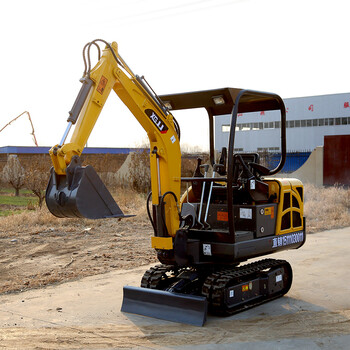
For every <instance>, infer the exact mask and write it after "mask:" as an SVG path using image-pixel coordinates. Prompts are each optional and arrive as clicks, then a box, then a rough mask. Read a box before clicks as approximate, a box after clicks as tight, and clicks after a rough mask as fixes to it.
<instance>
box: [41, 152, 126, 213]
mask: <svg viewBox="0 0 350 350" xmlns="http://www.w3.org/2000/svg"><path fill="white" fill-rule="evenodd" d="M45 200H46V205H47V207H48V209H49V210H50V212H51V213H52V214H53V215H55V216H57V217H60V218H76V217H78V218H88V219H101V218H124V217H128V216H132V215H124V214H123V212H122V210H121V209H120V208H119V206H118V204H117V203H116V202H115V200H114V199H113V197H112V195H111V194H110V193H109V191H108V189H107V188H106V186H105V185H104V184H103V182H102V180H101V179H100V177H99V176H98V175H97V173H96V171H95V170H94V168H93V167H92V166H81V163H80V160H79V158H78V157H77V156H74V157H73V158H72V161H71V163H70V164H69V166H68V167H67V174H66V175H57V174H56V173H55V171H54V169H53V168H52V169H51V176H50V180H49V183H48V185H47V189H46V195H45Z"/></svg>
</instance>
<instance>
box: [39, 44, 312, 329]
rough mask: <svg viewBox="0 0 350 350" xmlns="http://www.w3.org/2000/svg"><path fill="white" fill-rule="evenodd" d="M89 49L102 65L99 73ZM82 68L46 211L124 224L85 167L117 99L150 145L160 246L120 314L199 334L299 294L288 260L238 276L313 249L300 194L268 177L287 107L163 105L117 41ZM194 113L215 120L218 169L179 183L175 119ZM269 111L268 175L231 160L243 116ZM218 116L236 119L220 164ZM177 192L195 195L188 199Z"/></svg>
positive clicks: (195, 99)
mask: <svg viewBox="0 0 350 350" xmlns="http://www.w3.org/2000/svg"><path fill="white" fill-rule="evenodd" d="M101 43H102V44H103V45H105V48H104V49H103V52H102V55H101V50H100V44H101ZM92 47H96V48H97V49H98V52H99V56H100V57H99V61H98V63H97V64H96V65H95V66H94V67H93V68H92V67H91V60H90V51H91V48H92ZM83 58H84V63H85V71H84V74H83V77H82V79H81V82H82V87H81V90H80V92H79V94H78V97H77V99H76V100H75V103H74V105H73V107H72V110H71V111H70V112H69V117H68V126H67V129H66V131H65V133H64V135H63V137H62V140H61V142H60V143H59V144H58V145H56V146H54V147H53V148H52V149H51V150H50V156H51V159H52V162H53V168H52V169H51V177H50V180H49V183H48V187H47V191H46V203H47V207H48V208H49V210H50V211H51V213H52V214H53V215H55V216H57V217H86V218H90V219H99V218H123V217H126V216H127V215H124V214H123V212H122V211H121V209H120V208H119V206H118V205H117V204H116V202H115V201H114V199H113V197H112V196H111V195H110V193H109V192H108V190H107V188H106V187H105V186H104V184H103V183H102V181H101V179H100V178H99V176H98V175H97V173H96V172H95V170H94V169H93V168H92V167H91V166H82V164H81V161H80V155H81V154H82V152H83V149H84V146H85V145H86V142H87V140H88V137H89V135H90V133H91V131H92V129H93V127H94V125H95V122H96V120H97V118H98V116H99V114H100V112H101V110H102V108H103V106H104V104H105V102H106V100H107V98H108V95H109V94H110V92H111V90H114V92H115V93H116V94H117V95H118V96H119V98H120V99H121V100H122V101H123V103H124V104H125V105H126V106H127V107H128V108H129V110H130V111H131V113H132V114H133V115H134V116H135V118H136V119H137V120H138V121H139V123H140V124H141V125H142V127H143V128H144V129H145V130H146V132H147V135H148V138H149V142H150V168H151V182H152V184H151V189H152V192H151V193H150V194H149V196H148V199H147V212H148V216H149V219H150V222H151V224H152V227H153V230H154V236H152V239H151V243H152V247H153V248H154V249H155V250H156V251H157V256H158V259H159V261H160V263H161V264H159V265H157V266H155V267H152V268H150V269H149V270H147V271H146V272H145V274H144V275H143V277H142V278H141V287H131V286H125V287H124V291H123V292H124V298H123V305H122V311H124V312H129V313H136V314H141V315H146V316H151V317H156V318H161V319H166V320H171V321H176V322H183V323H188V324H194V325H203V324H204V322H205V320H206V316H207V311H209V312H211V313H212V314H216V315H231V314H233V313H236V312H239V311H242V310H246V309H247V308H250V307H253V306H255V305H259V304H261V303H264V302H267V301H270V300H272V299H275V298H277V297H280V296H282V295H284V294H285V293H287V291H288V290H289V288H290V286H291V283H292V269H291V266H290V265H289V263H288V262H287V261H284V260H275V259H263V260H255V261H254V262H252V263H249V264H245V265H241V263H242V262H244V261H246V260H248V259H251V258H256V257H259V256H264V255H267V254H271V253H275V252H278V251H281V250H286V249H297V248H300V247H301V246H302V245H303V244H304V242H305V218H304V217H303V200H304V193H303V185H302V183H301V182H300V181H299V180H297V179H282V178H277V177H272V176H271V175H274V174H277V173H278V172H279V171H280V170H281V169H282V168H283V165H284V163H285V159H286V131H285V128H286V121H285V120H286V112H285V106H284V103H283V101H282V99H281V98H280V97H279V96H278V95H276V94H273V93H266V92H258V91H253V90H243V89H234V88H222V89H215V90H207V91H197V92H189V93H181V94H173V95H164V96H158V95H157V94H156V93H155V92H154V91H153V90H152V88H151V87H150V85H149V84H148V83H147V82H146V80H145V79H144V77H139V76H137V75H134V73H133V72H132V71H131V69H130V68H129V67H128V65H127V64H126V63H125V61H124V60H123V59H122V57H121V56H120V54H119V52H118V46H117V44H116V43H115V42H113V43H112V44H109V43H107V42H105V41H104V40H100V39H97V40H94V41H92V42H90V43H88V44H86V46H85V47H84V50H83ZM192 108H205V109H206V111H207V113H208V117H209V119H208V120H209V121H208V123H209V134H210V140H209V144H210V162H209V164H200V163H201V162H200V160H199V161H198V165H197V169H196V171H195V173H194V176H193V177H186V178H181V151H180V143H179V139H180V128H179V125H178V123H177V121H176V119H175V118H174V117H173V115H172V113H171V111H175V110H180V109H192ZM271 110H272V111H279V113H280V117H281V122H280V125H281V159H280V162H279V164H278V165H277V167H276V168H274V169H268V168H267V167H265V166H263V165H262V164H260V163H259V155H258V154H257V153H237V152H235V151H234V141H235V130H236V122H237V115H238V114H239V113H248V112H256V111H271ZM222 115H231V126H230V133H229V140H228V144H227V147H225V148H223V149H222V152H221V156H220V159H218V160H216V159H215V152H214V117H215V118H220V116H222ZM74 124H75V129H74V133H73V134H72V136H71V139H70V142H68V143H66V139H67V136H68V133H69V131H70V129H71V127H72V125H74ZM181 182H186V183H187V184H188V185H187V190H186V191H185V193H183V194H182V195H181V193H180V191H181Z"/></svg>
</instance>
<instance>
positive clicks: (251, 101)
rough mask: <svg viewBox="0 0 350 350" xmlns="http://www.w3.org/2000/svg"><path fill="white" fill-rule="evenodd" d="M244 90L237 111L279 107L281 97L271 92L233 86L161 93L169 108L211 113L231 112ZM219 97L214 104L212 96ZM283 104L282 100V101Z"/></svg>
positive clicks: (216, 114) (244, 111)
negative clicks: (167, 93)
mask: <svg viewBox="0 0 350 350" xmlns="http://www.w3.org/2000/svg"><path fill="white" fill-rule="evenodd" d="M243 91H244V94H243V95H242V97H241V98H240V103H239V109H238V113H246V112H258V111H269V110H279V109H281V102H282V100H281V98H280V97H279V96H278V95H276V94H272V93H268V92H259V91H252V90H243V89H235V88H222V89H214V90H204V91H194V92H185V93H179V94H172V95H161V96H159V98H160V99H161V100H162V101H163V102H164V103H170V105H171V110H179V109H190V108H201V107H203V108H205V109H207V110H208V111H209V110H210V112H211V113H212V115H215V116H218V115H224V114H231V113H232V109H233V107H234V104H235V101H236V98H237V96H239V95H240V94H241V93H242V92H243ZM215 97H217V98H219V97H221V98H222V99H223V100H221V102H223V103H221V104H216V103H215V102H214V98H215ZM282 105H283V102H282Z"/></svg>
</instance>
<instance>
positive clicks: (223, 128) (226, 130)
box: [221, 125, 230, 132]
mask: <svg viewBox="0 0 350 350" xmlns="http://www.w3.org/2000/svg"><path fill="white" fill-rule="evenodd" d="M221 131H222V132H230V125H221Z"/></svg>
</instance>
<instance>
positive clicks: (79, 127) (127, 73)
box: [46, 40, 181, 249]
mask: <svg viewBox="0 0 350 350" xmlns="http://www.w3.org/2000/svg"><path fill="white" fill-rule="evenodd" d="M98 42H103V43H105V44H106V47H105V49H104V50H103V52H102V56H101V57H100V59H99V61H98V63H97V64H96V65H95V67H94V68H92V69H90V67H87V65H86V68H87V69H86V70H85V72H84V76H83V78H82V79H81V82H82V83H83V86H82V88H81V90H80V92H79V94H78V97H77V99H76V101H75V103H74V105H73V108H72V110H71V111H70V112H69V118H68V126H67V129H66V131H65V133H64V135H63V138H62V140H61V142H60V144H58V145H56V146H54V147H52V148H51V150H50V156H51V159H52V163H53V169H52V170H51V178H50V182H49V185H48V189H47V193H46V202H47V206H48V208H49V210H50V211H51V212H52V213H53V214H54V215H56V216H59V217H76V216H80V217H88V218H94V219H95V218H103V217H113V216H114V217H123V216H124V214H122V213H121V211H120V209H119V207H118V209H119V210H118V209H115V210H114V209H113V208H115V206H114V204H113V199H112V198H111V196H110V194H109V192H108V190H107V189H106V188H105V187H104V185H103V184H102V182H101V180H100V179H99V178H98V175H97V174H96V173H95V172H94V170H93V169H92V168H91V167H89V166H88V167H82V165H81V164H80V162H79V157H80V155H81V154H82V152H83V149H84V147H85V145H86V143H87V141H88V138H89V136H90V134H91V132H92V130H93V128H94V126H95V123H96V121H97V119H98V117H99V115H100V113H101V111H102V109H103V106H104V105H105V103H106V101H107V98H108V96H109V94H110V93H111V91H112V90H114V92H115V93H116V94H117V95H118V97H119V98H120V99H121V100H122V101H123V103H124V104H125V105H126V106H127V107H128V108H129V110H130V111H131V113H132V114H133V115H134V116H135V118H136V119H137V120H138V121H139V123H140V124H141V126H142V127H143V128H144V130H145V131H146V132H147V135H148V138H149V141H150V169H151V184H152V185H151V186H152V204H153V213H154V215H153V221H154V225H153V226H154V227H155V230H156V231H157V234H156V236H157V237H154V238H153V240H152V245H153V247H154V248H159V249H172V237H173V236H175V234H176V231H177V230H178V228H179V211H178V204H177V201H178V199H179V198H180V183H181V182H180V181H181V180H180V176H181V151H180V144H179V128H178V125H177V123H176V121H175V119H174V117H173V116H172V115H171V113H169V112H168V110H167V108H166V107H165V106H164V105H163V103H162V102H161V100H160V99H159V98H158V97H157V95H156V94H155V93H154V92H153V90H152V89H151V88H150V87H149V85H148V84H147V83H146V81H145V80H144V79H143V78H140V77H139V76H135V75H134V73H133V72H132V71H131V69H130V68H129V67H128V66H127V64H126V63H125V61H124V60H123V59H122V58H121V56H120V55H119V53H118V45H117V43H115V42H113V43H112V44H108V43H106V42H105V41H103V40H95V41H93V42H91V43H89V44H87V45H86V47H85V48H84V53H85V49H87V55H88V57H87V58H88V63H89V65H90V48H91V46H93V45H96V46H97V43H98ZM84 58H85V57H84ZM85 62H86V61H85ZM119 123H120V124H121V125H122V124H123V121H122V120H120V121H119ZM72 125H75V129H74V132H73V134H72V137H71V139H70V142H67V143H66V142H65V141H66V138H67V135H68V133H69V131H70V129H71V127H72ZM106 191H107V192H106ZM89 193H90V194H89ZM102 197H103V198H102ZM165 197H166V198H165ZM97 198H98V199H99V200H100V201H99V203H100V204H99V205H100V206H101V208H98V206H99V205H98V204H97V202H96V201H97ZM111 201H112V202H111ZM102 207H103V208H102ZM81 208H82V209H81ZM100 209H101V210H100ZM99 213H100V214H99Z"/></svg>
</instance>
